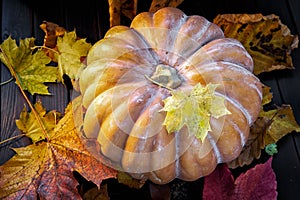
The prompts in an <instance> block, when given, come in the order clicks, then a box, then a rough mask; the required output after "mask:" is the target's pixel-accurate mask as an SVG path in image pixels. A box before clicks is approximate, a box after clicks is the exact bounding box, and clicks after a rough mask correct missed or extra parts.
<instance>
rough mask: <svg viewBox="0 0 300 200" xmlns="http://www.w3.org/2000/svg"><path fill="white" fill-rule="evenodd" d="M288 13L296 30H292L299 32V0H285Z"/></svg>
mask: <svg viewBox="0 0 300 200" xmlns="http://www.w3.org/2000/svg"><path fill="white" fill-rule="evenodd" d="M286 2H287V5H288V9H289V13H290V15H292V18H293V21H292V23H293V27H295V29H296V30H292V31H293V32H296V33H297V34H298V35H299V33H300V12H299V11H300V1H299V0H286Z"/></svg>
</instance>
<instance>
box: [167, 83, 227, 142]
mask: <svg viewBox="0 0 300 200" xmlns="http://www.w3.org/2000/svg"><path fill="white" fill-rule="evenodd" d="M217 87H218V85H217V84H208V85H206V86H205V87H202V85H201V84H197V85H195V86H194V88H193V89H192V91H191V93H190V94H186V93H184V92H182V91H172V92H171V93H172V96H170V97H168V98H166V99H165V100H164V103H165V105H164V108H163V109H162V110H163V111H167V115H166V118H165V121H164V125H165V126H166V128H167V131H168V133H172V132H174V131H179V130H180V129H181V128H182V127H183V126H184V125H186V126H187V127H188V129H189V133H190V134H194V135H195V136H196V137H197V138H199V139H201V140H202V141H203V140H204V139H205V137H206V135H207V133H208V131H210V130H211V127H210V117H215V118H218V117H221V116H223V115H226V114H230V112H229V111H228V110H227V109H226V107H225V104H224V98H223V97H220V96H216V95H215V94H214V91H215V89H216V88H217Z"/></svg>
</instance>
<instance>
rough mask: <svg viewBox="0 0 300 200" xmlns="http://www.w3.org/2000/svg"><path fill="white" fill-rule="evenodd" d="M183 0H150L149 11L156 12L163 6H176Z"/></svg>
mask: <svg viewBox="0 0 300 200" xmlns="http://www.w3.org/2000/svg"><path fill="white" fill-rule="evenodd" d="M182 2H183V0H152V2H151V6H150V8H149V12H156V11H157V10H159V9H161V8H163V7H174V8H175V7H177V6H179V5H180V4H181V3H182Z"/></svg>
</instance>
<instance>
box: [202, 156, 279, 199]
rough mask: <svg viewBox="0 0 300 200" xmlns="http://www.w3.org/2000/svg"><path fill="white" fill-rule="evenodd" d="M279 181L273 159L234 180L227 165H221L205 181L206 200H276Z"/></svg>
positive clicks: (204, 194) (204, 193)
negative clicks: (273, 166)
mask: <svg viewBox="0 0 300 200" xmlns="http://www.w3.org/2000/svg"><path fill="white" fill-rule="evenodd" d="M276 189H277V181H276V176H275V173H274V171H273V169H272V157H270V158H269V160H268V161H267V162H266V163H264V164H257V165H256V166H255V167H254V168H252V169H249V170H248V171H247V172H246V173H244V174H241V175H240V176H239V177H238V178H237V179H236V180H234V178H233V176H232V174H231V171H230V170H229V168H228V166H227V165H226V164H223V165H219V166H218V167H217V168H216V169H215V171H214V172H213V173H211V174H210V175H208V176H206V177H205V179H204V188H203V199H204V200H231V199H232V200H240V199H243V200H255V199H258V200H276V199H277V191H276Z"/></svg>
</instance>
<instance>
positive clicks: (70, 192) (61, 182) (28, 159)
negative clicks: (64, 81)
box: [0, 102, 117, 199]
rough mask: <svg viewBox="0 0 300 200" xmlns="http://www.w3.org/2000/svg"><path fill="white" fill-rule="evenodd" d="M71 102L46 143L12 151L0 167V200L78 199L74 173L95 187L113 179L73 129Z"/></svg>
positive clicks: (38, 143)
mask: <svg viewBox="0 0 300 200" xmlns="http://www.w3.org/2000/svg"><path fill="white" fill-rule="evenodd" d="M72 103H73V102H71V103H70V104H69V105H68V107H67V108H66V112H65V115H64V117H63V118H62V119H61V120H60V121H59V122H58V124H57V125H56V127H55V129H54V131H53V132H51V133H50V134H49V135H50V136H49V139H48V140H42V141H38V142H36V143H34V144H32V145H29V146H26V147H22V148H17V149H15V151H16V153H17V154H16V155H15V156H14V157H13V158H12V159H10V160H9V161H8V162H6V163H5V164H4V165H2V166H0V176H1V182H0V198H1V199H21V198H25V199H38V197H39V198H41V199H58V198H59V199H61V198H63V199H70V198H72V199H80V195H79V194H78V191H77V189H76V185H77V184H78V182H77V181H76V179H75V177H74V176H73V174H72V173H73V171H74V170H76V171H77V172H79V173H80V174H81V175H82V176H83V177H85V178H86V179H88V180H90V181H92V182H94V183H95V184H97V185H100V183H101V181H102V180H104V179H108V178H112V177H114V178H115V177H116V175H117V172H116V171H115V170H113V169H111V168H108V167H106V166H105V165H103V164H102V163H101V162H100V161H98V160H97V159H95V158H94V157H93V156H92V155H91V154H90V153H89V152H88V151H87V150H86V149H85V147H84V145H83V143H82V142H81V139H80V136H79V134H78V132H77V129H76V128H75V124H74V120H73V110H72Z"/></svg>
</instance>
